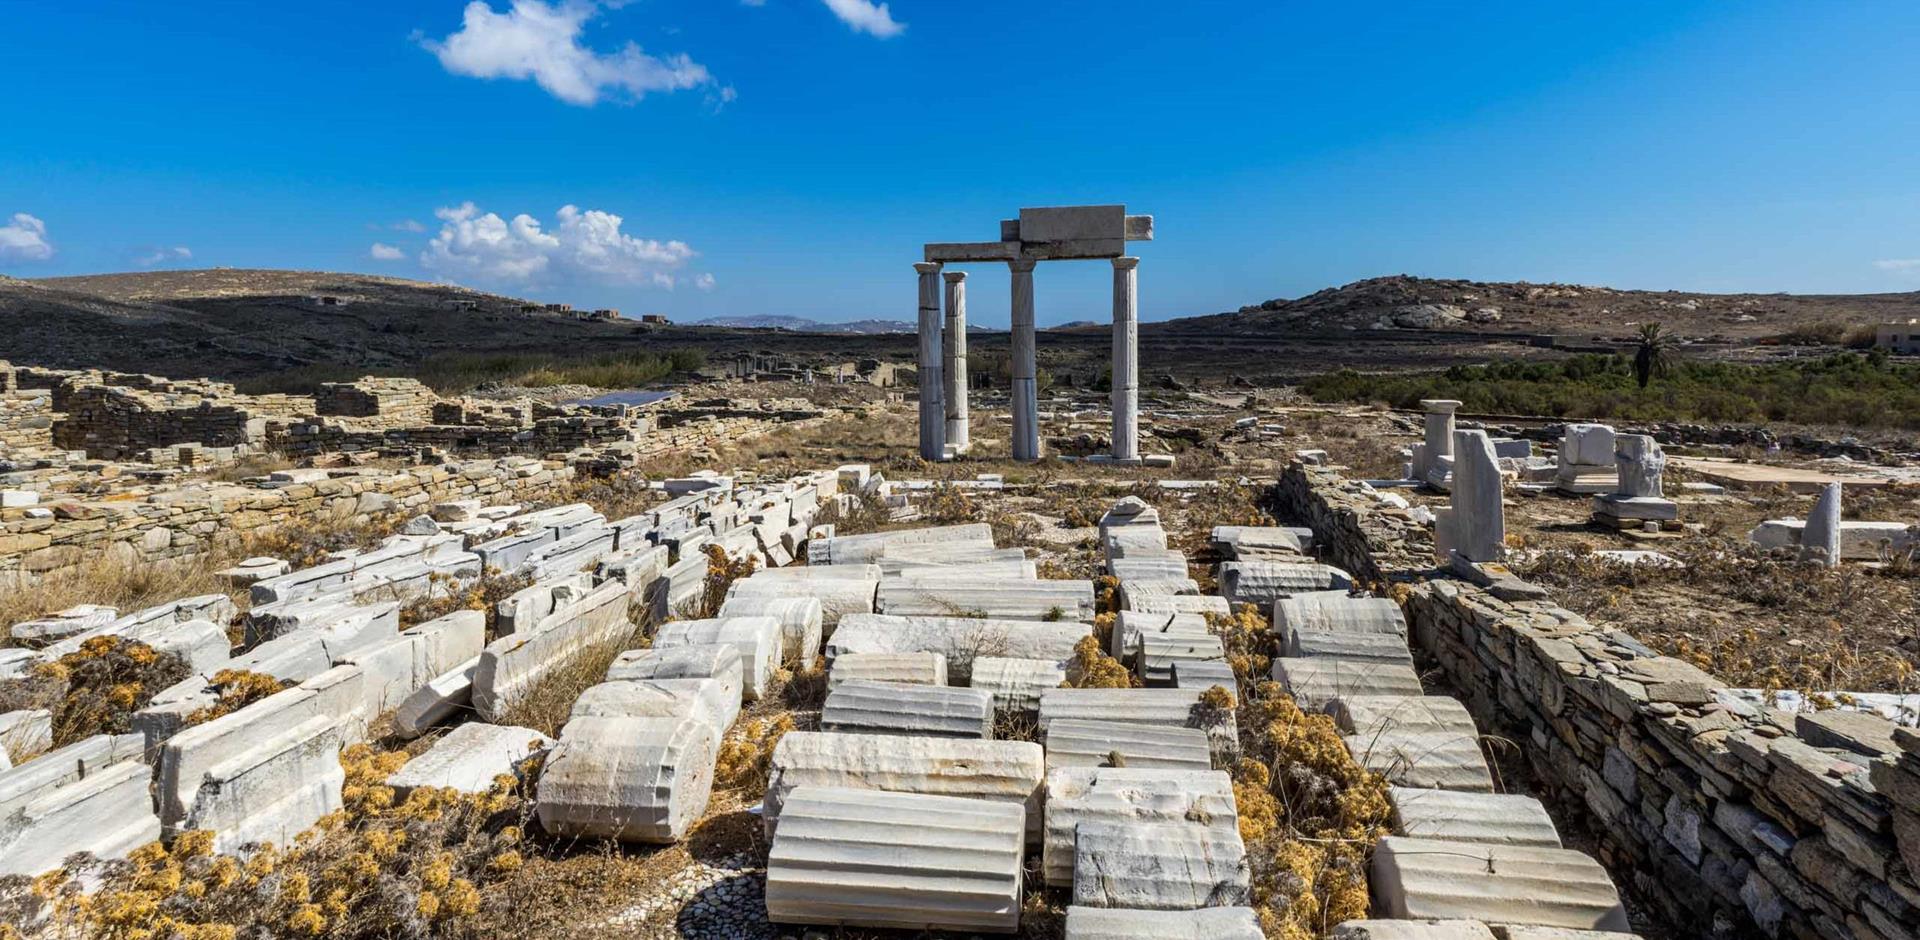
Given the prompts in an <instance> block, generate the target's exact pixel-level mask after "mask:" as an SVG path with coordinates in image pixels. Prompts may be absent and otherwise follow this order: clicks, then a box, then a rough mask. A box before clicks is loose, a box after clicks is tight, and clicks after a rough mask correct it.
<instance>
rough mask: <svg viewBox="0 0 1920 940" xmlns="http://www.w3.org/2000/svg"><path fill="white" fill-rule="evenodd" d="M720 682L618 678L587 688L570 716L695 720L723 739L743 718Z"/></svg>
mask: <svg viewBox="0 0 1920 940" xmlns="http://www.w3.org/2000/svg"><path fill="white" fill-rule="evenodd" d="M732 691H733V690H732V689H730V688H728V687H727V684H726V683H725V682H722V681H721V680H719V679H615V680H611V681H608V682H602V683H600V684H598V685H593V686H589V687H587V689H586V691H584V692H581V693H580V697H579V698H578V699H576V700H574V703H573V708H572V710H571V711H569V712H568V717H569V718H570V719H571V718H580V717H584V716H598V717H602V718H694V719H697V720H699V721H700V722H701V723H702V724H704V725H706V726H707V728H708V729H709V730H711V731H712V732H713V741H714V748H715V753H718V749H719V747H720V739H721V738H722V737H723V736H725V735H726V733H727V729H728V728H729V727H732V726H733V720H734V719H735V718H737V717H739V715H740V697H739V696H738V695H729V694H728V693H730V692H732Z"/></svg>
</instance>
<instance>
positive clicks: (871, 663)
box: [827, 653, 991, 694]
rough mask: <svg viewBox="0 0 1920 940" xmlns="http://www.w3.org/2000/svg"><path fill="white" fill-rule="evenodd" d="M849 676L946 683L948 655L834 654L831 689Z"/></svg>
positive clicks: (910, 682) (866, 678)
mask: <svg viewBox="0 0 1920 940" xmlns="http://www.w3.org/2000/svg"><path fill="white" fill-rule="evenodd" d="M977 668H978V667H977V665H976V669H977ZM849 679H864V680H868V681H872V682H904V683H906V684H908V685H946V684H947V658H946V657H945V656H942V655H940V654H939V653H842V654H840V655H839V656H836V657H834V660H833V669H832V670H830V671H829V672H828V673H827V689H828V690H829V691H831V690H833V689H835V688H838V687H839V685H840V683H842V682H846V681H848V680H849ZM989 694H991V693H989Z"/></svg>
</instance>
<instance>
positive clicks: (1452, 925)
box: [1333, 920, 1494, 940]
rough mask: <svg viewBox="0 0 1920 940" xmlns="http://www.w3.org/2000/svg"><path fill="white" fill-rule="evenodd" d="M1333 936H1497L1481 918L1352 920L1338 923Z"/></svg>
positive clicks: (1349, 939)
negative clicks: (1478, 919)
mask: <svg viewBox="0 0 1920 940" xmlns="http://www.w3.org/2000/svg"><path fill="white" fill-rule="evenodd" d="M1333 940H1494V936H1493V931H1491V930H1488V929H1487V925H1486V924H1483V923H1481V922H1479V921H1477V920H1350V921H1347V922H1345V923H1342V924H1336V925H1334V928H1333Z"/></svg>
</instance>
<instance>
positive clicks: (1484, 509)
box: [1436, 431, 1507, 561]
mask: <svg viewBox="0 0 1920 940" xmlns="http://www.w3.org/2000/svg"><path fill="white" fill-rule="evenodd" d="M1501 488H1502V487H1501V478H1500V460H1499V458H1498V457H1495V456H1494V453H1493V442H1492V441H1491V440H1489V439H1488V438H1487V432H1485V431H1455V432H1453V486H1452V491H1453V505H1452V506H1450V507H1449V508H1448V509H1447V510H1446V511H1445V513H1444V514H1443V515H1441V516H1440V518H1439V520H1438V521H1437V523H1436V529H1437V530H1439V531H1438V532H1437V535H1438V536H1439V537H1438V539H1437V540H1436V543H1437V546H1438V548H1439V550H1440V551H1441V552H1447V551H1452V552H1454V553H1457V554H1458V555H1459V556H1460V557H1462V558H1464V559H1466V560H1468V561H1497V560H1499V559H1500V557H1501V555H1502V553H1503V552H1504V551H1505V549H1506V542H1507V521H1506V510H1505V508H1504V507H1502V506H1501V504H1500V494H1501ZM1444 558H1445V556H1444V555H1443V556H1442V560H1444Z"/></svg>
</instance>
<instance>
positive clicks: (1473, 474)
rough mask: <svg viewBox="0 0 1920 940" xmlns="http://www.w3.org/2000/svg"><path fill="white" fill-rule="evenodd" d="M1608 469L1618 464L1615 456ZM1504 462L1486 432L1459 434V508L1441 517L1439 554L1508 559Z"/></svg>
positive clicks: (1456, 447)
mask: <svg viewBox="0 0 1920 940" xmlns="http://www.w3.org/2000/svg"><path fill="white" fill-rule="evenodd" d="M1607 462H1608V463H1612V456H1611V453H1609V456H1608V460H1607ZM1501 488H1502V480H1501V474H1500V460H1499V458H1498V457H1496V456H1495V455H1494V452H1493V442H1492V441H1491V440H1490V439H1489V438H1488V437H1487V432H1485V431H1478V430H1474V431H1455V432H1453V478H1452V482H1451V484H1450V489H1451V492H1452V493H1453V503H1452V505H1451V506H1449V507H1448V508H1446V509H1444V510H1442V511H1441V512H1440V513H1438V519H1437V520H1436V521H1435V523H1434V549H1435V554H1436V555H1437V556H1438V557H1439V558H1440V560H1442V561H1445V560H1446V559H1447V556H1448V553H1449V552H1454V553H1458V554H1459V555H1460V557H1461V558H1464V559H1467V560H1469V561H1498V560H1499V559H1500V558H1501V557H1503V556H1504V555H1505V553H1506V539H1507V524H1506V511H1505V509H1504V508H1502V506H1501V503H1500V498H1501V497H1500V493H1501Z"/></svg>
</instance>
